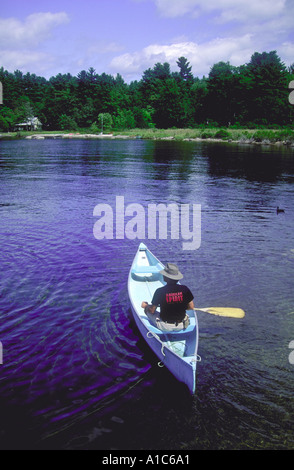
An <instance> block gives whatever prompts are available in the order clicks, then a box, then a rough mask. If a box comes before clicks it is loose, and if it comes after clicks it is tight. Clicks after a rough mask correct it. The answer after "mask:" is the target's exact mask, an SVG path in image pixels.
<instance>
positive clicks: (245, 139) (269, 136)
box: [0, 127, 294, 145]
mask: <svg viewBox="0 0 294 470" xmlns="http://www.w3.org/2000/svg"><path fill="white" fill-rule="evenodd" d="M40 136H42V137H43V138H46V137H47V138H50V137H56V138H58V137H60V138H62V137H64V138H65V137H67V138H70V137H72V138H91V137H92V138H107V137H110V138H130V139H138V138H141V139H149V140H176V141H183V140H218V141H225V142H240V143H248V144H250V143H262V144H275V143H283V144H285V145H294V129H291V128H286V129H284V128H282V129H234V128H218V127H215V128H196V129H127V130H124V131H122V130H117V131H113V132H112V134H111V135H104V136H101V135H99V134H93V133H91V132H90V130H89V129H80V131H79V132H77V131H74V132H72V131H70V130H69V131H39V132H21V133H20V132H11V133H3V134H0V137H1V138H11V139H15V138H37V137H40Z"/></svg>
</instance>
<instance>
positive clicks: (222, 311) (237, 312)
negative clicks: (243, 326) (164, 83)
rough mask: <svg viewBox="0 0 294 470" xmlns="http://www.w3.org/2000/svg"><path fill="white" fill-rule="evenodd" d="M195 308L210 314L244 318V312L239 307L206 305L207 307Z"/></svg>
mask: <svg viewBox="0 0 294 470" xmlns="http://www.w3.org/2000/svg"><path fill="white" fill-rule="evenodd" d="M195 310H201V311H202V312H207V313H210V314H211V315H219V316H221V317H231V318H244V316H245V312H244V310H242V309H241V308H230V307H208V308H196V309H195Z"/></svg>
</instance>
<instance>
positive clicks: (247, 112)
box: [0, 51, 294, 133]
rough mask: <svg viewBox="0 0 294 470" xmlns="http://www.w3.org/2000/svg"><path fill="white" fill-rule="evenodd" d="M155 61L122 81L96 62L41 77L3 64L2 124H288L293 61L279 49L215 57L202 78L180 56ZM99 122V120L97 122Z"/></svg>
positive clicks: (6, 127) (2, 127)
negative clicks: (232, 58) (233, 59)
mask: <svg viewBox="0 0 294 470" xmlns="http://www.w3.org/2000/svg"><path fill="white" fill-rule="evenodd" d="M177 67H178V70H177V71H176V72H171V68H170V64H169V63H167V62H165V63H156V64H155V65H154V67H153V68H149V69H148V70H145V71H144V72H143V74H142V77H141V79H140V80H137V81H133V82H131V83H129V84H128V83H126V82H125V81H124V79H123V78H122V76H121V75H119V74H117V75H116V76H112V75H108V74H106V73H102V74H100V75H99V74H97V73H96V71H95V69H94V68H92V67H91V68H90V69H89V70H87V71H85V70H82V71H81V72H80V73H78V74H77V76H72V75H71V74H70V73H67V74H58V75H56V76H53V77H51V78H50V79H46V78H43V77H39V76H36V75H35V74H33V73H26V74H23V73H22V72H21V71H19V70H16V71H14V73H11V72H8V71H6V70H4V68H3V67H2V68H0V82H1V83H2V87H3V104H2V105H1V106H0V131H2V132H9V131H12V130H14V128H15V125H16V124H17V123H19V122H24V121H27V120H29V119H31V118H32V117H34V116H35V117H38V119H39V120H40V121H41V123H42V129H43V130H44V131H47V130H48V131H50V130H70V131H78V130H81V129H88V130H89V131H90V132H93V133H99V132H101V129H103V131H104V132H110V131H112V130H114V129H115V130H119V129H123V130H125V129H134V128H146V129H147V128H157V129H168V128H196V127H199V126H209V125H210V126H224V127H228V126H233V127H237V128H238V127H247V128H259V127H261V128H262V127H265V128H266V127H267V128H279V127H292V126H293V114H294V111H293V106H291V104H290V103H289V99H288V97H289V93H290V90H289V83H290V81H291V80H293V79H294V64H292V65H291V66H290V67H288V68H287V67H286V66H285V64H284V63H283V62H282V61H281V59H280V57H279V56H278V55H277V52H276V51H271V52H262V53H258V52H255V53H254V54H253V55H252V57H251V60H250V62H249V63H247V64H244V65H241V66H239V67H235V66H232V65H231V64H230V63H229V62H223V61H221V62H218V63H216V64H214V65H213V66H212V67H211V69H210V72H209V74H208V76H207V77H205V76H203V77H202V78H199V77H197V76H195V75H194V74H193V72H192V67H191V66H190V63H189V62H188V60H187V59H186V58H185V57H180V58H179V59H178V60H177ZM102 126H103V127H102Z"/></svg>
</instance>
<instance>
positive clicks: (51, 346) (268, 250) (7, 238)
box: [0, 139, 294, 451]
mask: <svg viewBox="0 0 294 470" xmlns="http://www.w3.org/2000/svg"><path fill="white" fill-rule="evenodd" d="M117 196H123V197H124V202H125V205H126V206H127V205H129V204H132V203H136V204H140V205H141V206H142V207H143V208H146V214H147V207H148V205H149V204H152V203H153V204H154V203H155V204H159V203H163V204H166V205H167V204H170V203H174V204H178V205H179V207H181V206H180V205H181V204H188V205H189V207H191V209H192V205H193V204H199V205H201V244H200V247H199V248H198V249H195V250H190V251H189V250H183V246H182V240H181V237H180V238H179V239H172V238H171V236H169V234H168V235H167V237H166V239H164V238H162V237H160V236H159V234H158V236H157V238H156V239H150V240H148V238H147V235H148V234H146V239H145V240H143V241H145V243H146V244H147V246H148V247H149V248H150V249H151V251H152V252H153V253H154V254H155V255H156V256H157V257H158V258H159V259H160V260H161V261H162V262H164V263H165V262H167V261H171V262H175V263H177V264H178V265H179V267H180V269H181V271H182V272H183V273H184V280H185V283H186V284H187V285H188V286H189V287H190V289H191V290H192V292H193V293H194V296H195V304H196V305H197V306H198V307H210V306H221V307H240V308H242V309H244V310H245V312H246V315H245V318H244V319H242V320H240V319H232V318H222V317H216V316H213V315H209V314H207V313H202V312H199V313H198V321H199V330H200V342H199V350H198V353H199V355H200V356H201V362H199V363H198V369H197V386H196V394H195V395H194V396H191V395H190V394H189V392H188V391H187V389H186V387H185V386H184V385H182V384H180V383H179V382H178V381H177V380H176V379H175V378H174V377H173V376H172V375H171V374H170V373H169V372H168V371H167V370H166V369H164V368H160V367H158V365H157V363H158V360H157V358H156V357H155V356H154V355H153V353H152V352H151V351H150V350H149V348H148V346H147V345H146V344H145V341H144V340H143V339H142V338H141V336H140V334H139V332H138V330H137V328H136V326H135V324H134V321H133V320H132V317H131V312H130V305H129V299H128V294H127V277H128V271H129V268H130V265H131V262H132V260H133V257H134V255H135V252H136V250H137V247H138V244H139V242H140V241H141V240H138V239H131V238H128V237H126V236H124V237H123V238H118V239H117V238H116V237H115V236H114V238H113V239H102V240H98V239H97V238H95V237H94V235H93V227H94V224H95V222H96V221H97V216H96V217H95V216H93V211H94V208H95V207H96V206H97V204H108V205H109V206H110V207H111V208H113V211H114V212H115V205H116V197H117ZM277 206H280V207H283V209H284V210H285V212H284V213H281V214H278V215H277V213H276V207H277ZM0 214H1V226H0V240H1V251H0V267H1V274H0V315H1V317H0V318H1V322H0V341H1V343H0V346H1V353H2V362H3V363H2V364H0V395H1V405H0V447H1V448H2V449H21V448H22V449H97V450H98V449H99V450H101V449H102V450H107V449H112V450H115V449H117V450H126V449H129V450H137V449H145V450H146V449H149V450H150V449H160V450H180V451H188V450H195V449H196V450H197V449H293V448H294V436H293V412H294V406H293V383H294V380H293V379H294V360H293V355H292V356H291V351H293V349H291V347H290V343H291V341H293V340H294V289H293V279H294V239H293V234H294V151H293V148H292V149H291V148H286V147H284V146H249V145H237V144H226V143H209V142H170V141H157V142H156V141H144V140H99V141H98V140H93V141H90V140H82V139H81V140H76V139H75V140H49V139H46V140H30V141H29V140H18V141H1V142H0ZM126 219H127V218H126ZM129 219H130V218H129ZM293 348H294V345H293ZM1 353H0V354H1ZM0 357H1V355H0Z"/></svg>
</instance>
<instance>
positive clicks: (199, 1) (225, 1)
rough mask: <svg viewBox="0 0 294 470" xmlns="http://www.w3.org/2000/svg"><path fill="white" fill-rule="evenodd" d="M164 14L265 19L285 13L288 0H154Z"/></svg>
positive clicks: (223, 19)
mask: <svg viewBox="0 0 294 470" xmlns="http://www.w3.org/2000/svg"><path fill="white" fill-rule="evenodd" d="M154 2H155V4H156V6H157V8H158V10H159V11H160V13H161V14H162V15H163V16H167V17H177V16H183V15H186V14H189V15H192V16H198V15H199V14H200V13H214V15H215V17H216V18H218V19H220V20H222V21H232V20H239V21H248V20H249V19H254V18H255V19H265V18H270V17H274V16H276V15H278V14H280V13H285V7H286V0H209V1H208V0H154Z"/></svg>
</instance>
